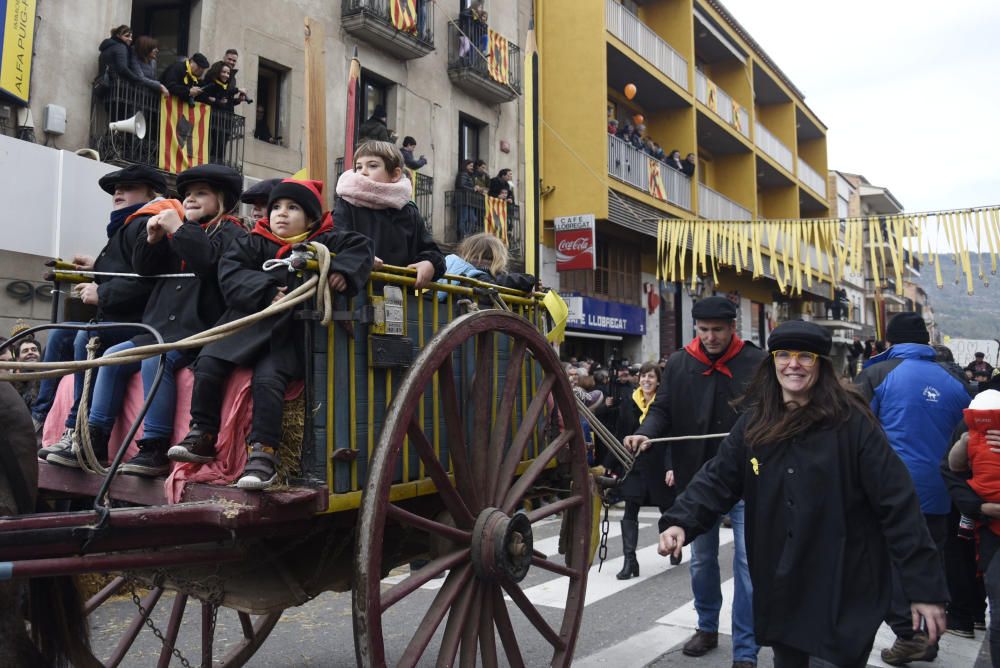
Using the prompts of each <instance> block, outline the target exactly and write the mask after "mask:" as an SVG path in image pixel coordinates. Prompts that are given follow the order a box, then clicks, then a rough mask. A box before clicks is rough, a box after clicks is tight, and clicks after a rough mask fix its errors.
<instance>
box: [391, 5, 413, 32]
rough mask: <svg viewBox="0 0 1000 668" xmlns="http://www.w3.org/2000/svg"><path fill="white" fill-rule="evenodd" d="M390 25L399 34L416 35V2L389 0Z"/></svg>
mask: <svg viewBox="0 0 1000 668" xmlns="http://www.w3.org/2000/svg"><path fill="white" fill-rule="evenodd" d="M389 4H390V9H389V13H390V14H392V25H393V26H394V27H395V28H396V30H398V31H400V32H408V33H410V34H413V35H416V34H417V0H389Z"/></svg>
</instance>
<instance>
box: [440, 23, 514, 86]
mask: <svg viewBox="0 0 1000 668" xmlns="http://www.w3.org/2000/svg"><path fill="white" fill-rule="evenodd" d="M521 69H522V65H521V49H520V48H518V46H517V45H516V44H514V43H513V42H511V41H509V40H508V39H506V38H505V37H503V36H501V35H499V34H498V33H495V32H493V31H492V30H490V29H489V27H488V26H486V25H484V24H482V23H480V22H479V21H473V20H471V19H469V18H467V17H465V16H462V17H460V18H459V20H458V22H457V23H455V22H452V23H449V24H448V78H449V79H451V82H452V83H453V84H455V85H456V86H458V87H459V88H461V89H463V90H465V91H466V92H468V93H469V94H470V95H474V96H476V97H478V98H479V99H481V100H484V101H486V102H489V103H491V104H501V103H503V102H510V101H511V100H514V99H516V98H517V96H519V95H520V94H521Z"/></svg>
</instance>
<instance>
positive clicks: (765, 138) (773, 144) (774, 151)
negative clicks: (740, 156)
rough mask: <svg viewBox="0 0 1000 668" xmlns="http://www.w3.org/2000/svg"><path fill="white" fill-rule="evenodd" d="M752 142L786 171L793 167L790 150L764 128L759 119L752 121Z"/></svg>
mask: <svg viewBox="0 0 1000 668" xmlns="http://www.w3.org/2000/svg"><path fill="white" fill-rule="evenodd" d="M754 143H755V144H756V145H757V148H759V149H760V150H762V151H764V153H766V154H767V155H769V156H770V157H771V158H772V159H773V160H774V161H775V162H777V163H778V164H779V165H781V166H782V167H784V168H785V169H787V170H788V171H792V170H793V169H794V168H795V164H794V163H795V161H794V160H793V158H792V151H791V150H790V149H789V148H788V147H787V146H785V145H784V144H783V143H782V142H781V140H780V139H778V138H777V137H775V136H774V134H772V133H771V131H770V130H768V129H767V128H765V127H764V126H763V125H762V124H761V123H760V121H757V122H755V123H754Z"/></svg>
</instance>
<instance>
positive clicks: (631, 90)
mask: <svg viewBox="0 0 1000 668" xmlns="http://www.w3.org/2000/svg"><path fill="white" fill-rule="evenodd" d="M637 92H638V89H637V88H636V87H635V84H631V83H630V84H626V85H625V97H627V98H628V99H630V100H631V99H632V98H633V97H635V94H636V93H637Z"/></svg>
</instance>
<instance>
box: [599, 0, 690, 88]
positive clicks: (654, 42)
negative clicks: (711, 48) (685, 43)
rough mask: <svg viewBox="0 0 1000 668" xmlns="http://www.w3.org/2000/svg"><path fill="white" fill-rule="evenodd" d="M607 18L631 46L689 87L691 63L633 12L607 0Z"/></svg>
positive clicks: (623, 40)
mask: <svg viewBox="0 0 1000 668" xmlns="http://www.w3.org/2000/svg"><path fill="white" fill-rule="evenodd" d="M604 18H605V21H606V22H607V27H608V32H609V33H611V34H612V35H614V36H615V37H617V38H618V39H620V40H621V41H622V42H624V43H625V44H626V45H628V47H629V48H630V49H632V50H633V51H635V52H636V53H637V54H639V55H640V56H642V58H643V59H644V60H645V61H646V62H648V63H649V64H650V65H652V66H653V67H655V68H656V69H657V70H659V71H660V72H662V73H663V74H665V75H667V77H668V78H669V79H670V80H671V81H673V82H674V83H676V84H677V85H678V86H680V87H681V88H683V89H685V90H687V87H688V64H687V60H685V59H684V57H683V56H682V55H681V54H679V53H677V51H676V50H675V49H674V48H673V47H672V46H670V45H669V44H667V42H666V41H664V39H663V38H662V37H660V36H659V35H657V34H656V33H655V32H653V31H652V30H651V29H650V28H649V26H647V25H646V24H644V23H643V22H642V21H641V20H640V19H639V17H638V16H636V15H635V14H633V13H631V12H630V11H628V10H627V9H625V7H624V6H623V5H622V4H621V3H620V2H616V1H615V0H605V4H604Z"/></svg>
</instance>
